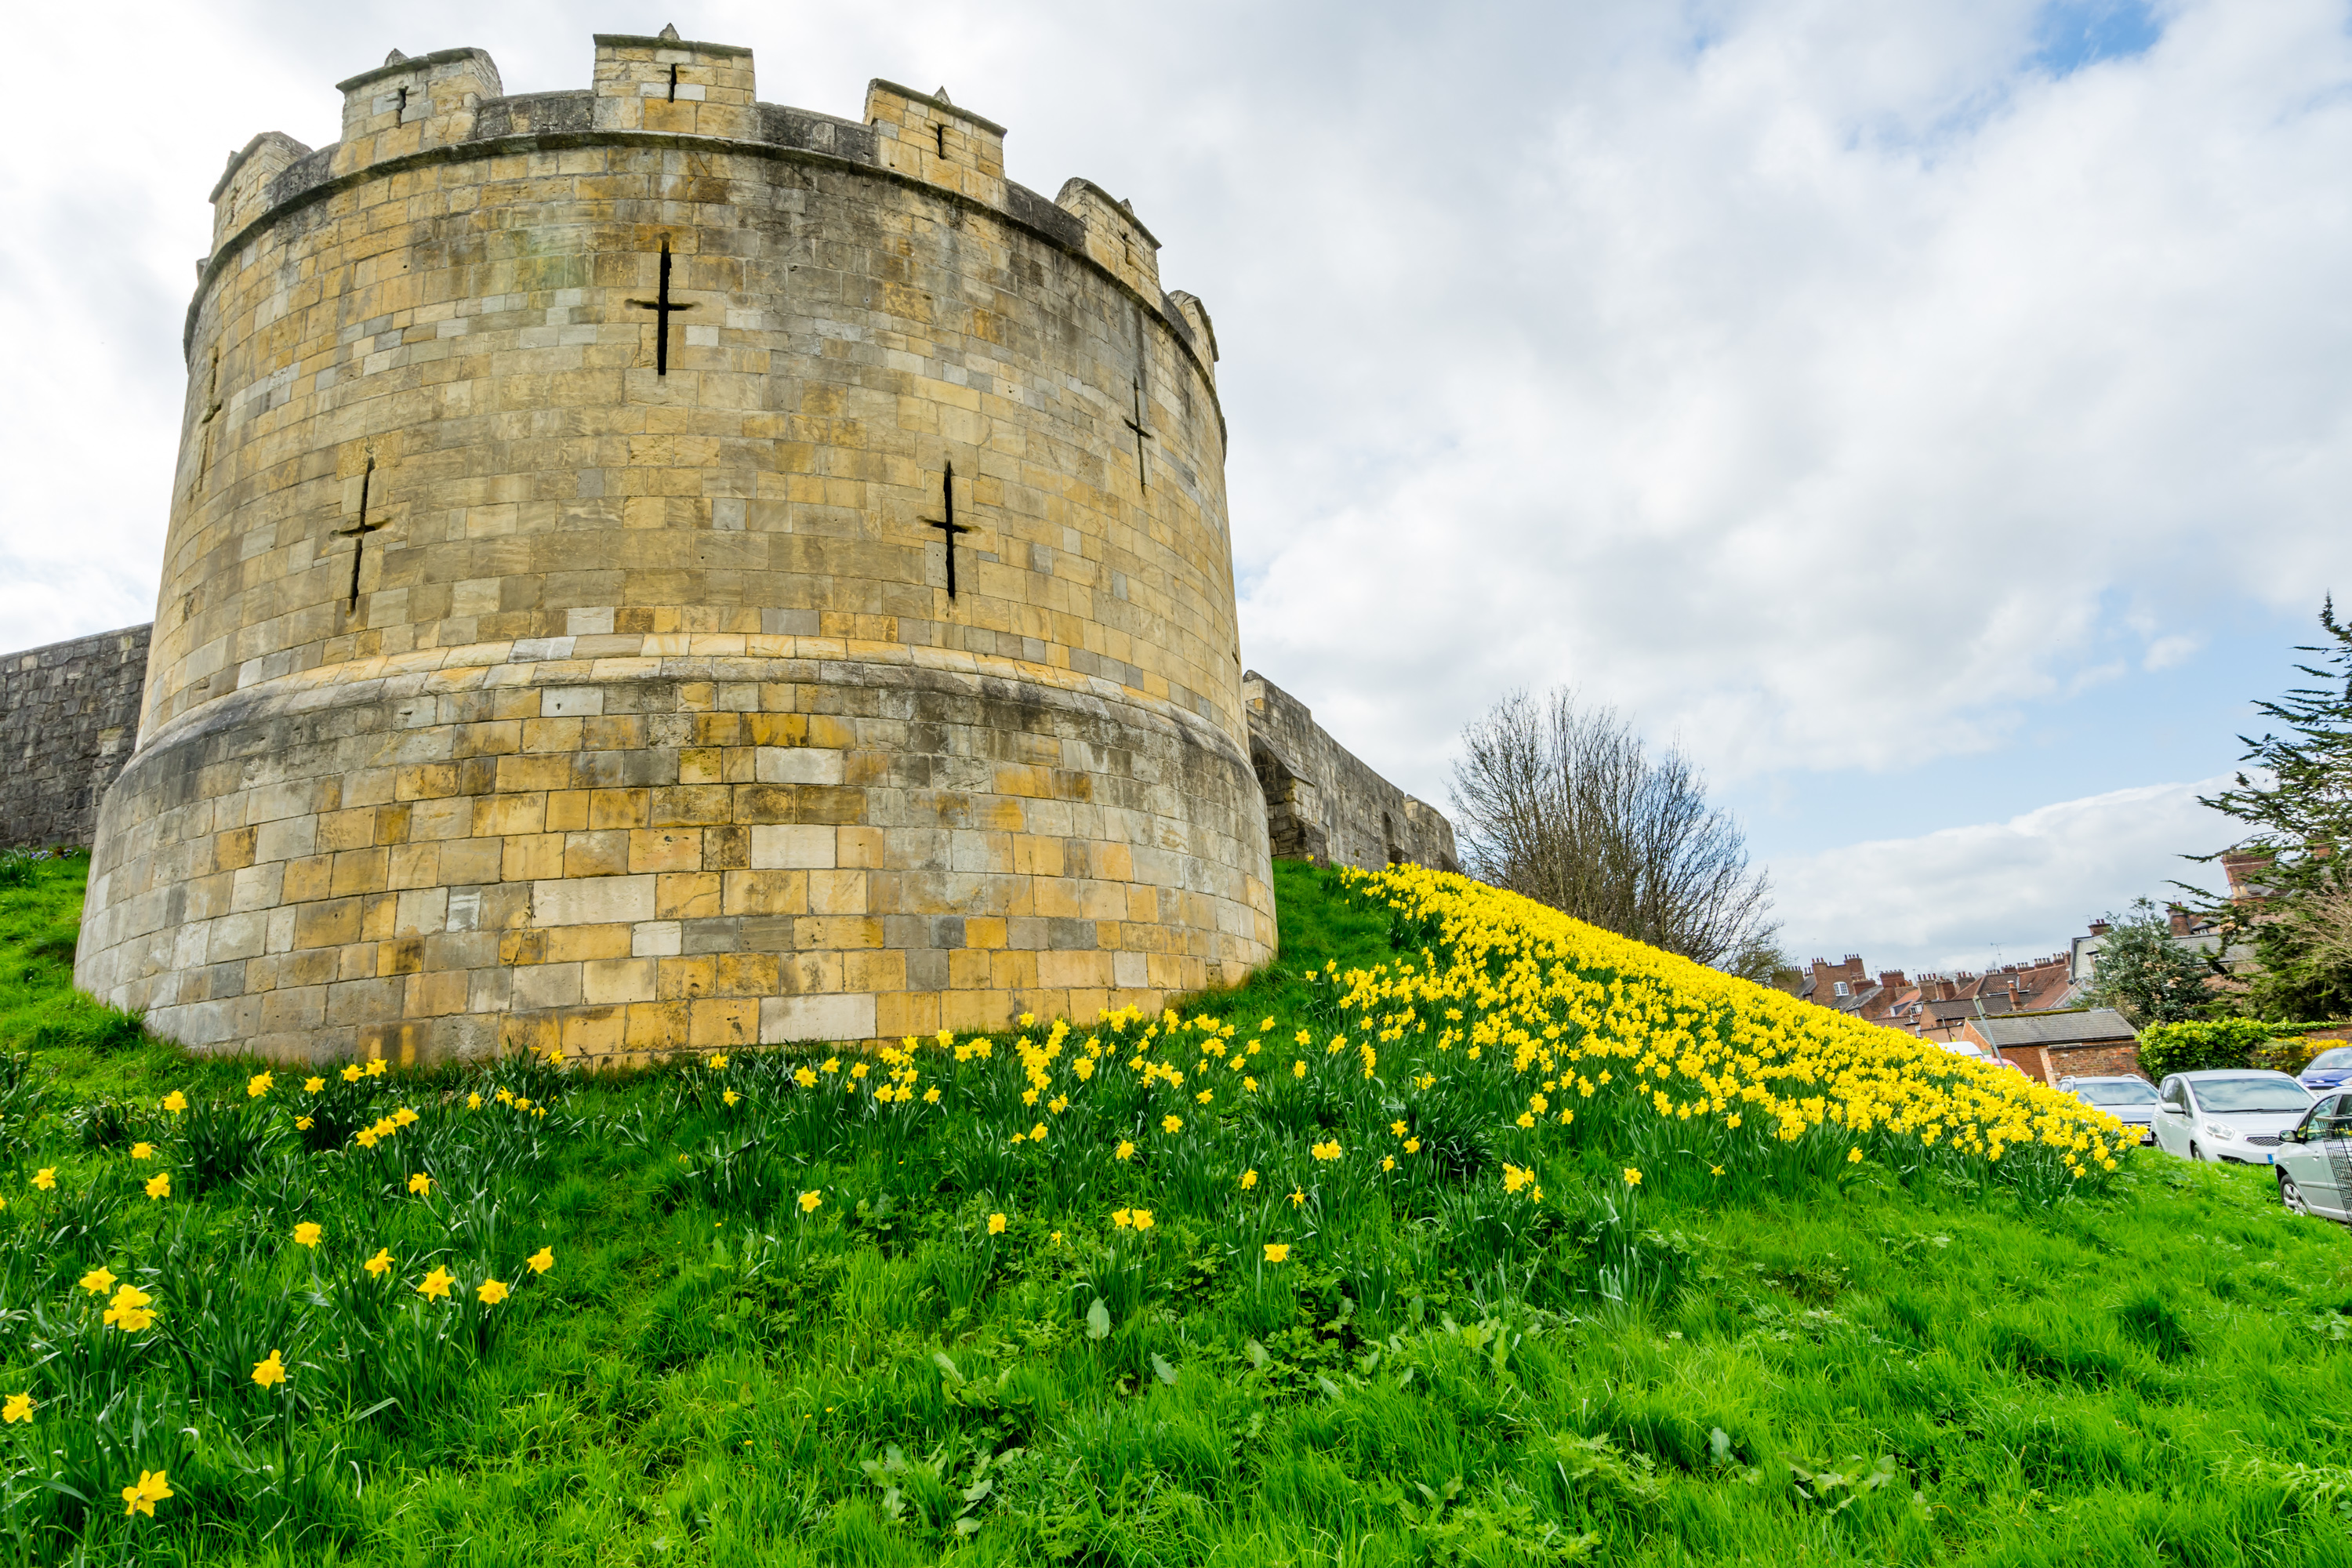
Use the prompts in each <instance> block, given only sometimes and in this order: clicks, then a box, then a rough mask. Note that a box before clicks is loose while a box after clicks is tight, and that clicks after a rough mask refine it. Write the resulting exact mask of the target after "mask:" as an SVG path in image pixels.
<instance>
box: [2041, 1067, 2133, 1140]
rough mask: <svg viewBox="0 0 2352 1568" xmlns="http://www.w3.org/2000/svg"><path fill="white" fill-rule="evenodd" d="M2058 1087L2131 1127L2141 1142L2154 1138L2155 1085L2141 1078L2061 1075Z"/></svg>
mask: <svg viewBox="0 0 2352 1568" xmlns="http://www.w3.org/2000/svg"><path fill="white" fill-rule="evenodd" d="M2058 1087H2059V1089H2062V1090H2063V1091H2064V1092H2065V1093H2068V1094H2071V1095H2073V1096H2074V1098H2075V1099H2077V1100H2081V1101H2082V1102H2083V1103H2084V1104H2085V1105H2089V1106H2095V1107H2096V1108H2097V1109H2099V1110H2104V1111H2105V1112H2106V1113H2107V1114H2108V1115H2109V1116H2112V1117H2114V1118H2115V1119H2116V1121H2120V1122H2122V1123H2123V1124H2124V1125H2125V1126H2126V1127H2129V1128H2131V1129H2133V1130H2134V1131H2137V1132H2138V1134H2139V1141H2140V1142H2143V1143H2153V1142H2156V1086H2155V1085H2154V1084H2152V1083H2150V1082H2148V1081H2147V1079H2144V1078H2062V1079H2059V1080H2058Z"/></svg>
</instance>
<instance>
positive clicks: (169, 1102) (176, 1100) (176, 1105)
mask: <svg viewBox="0 0 2352 1568" xmlns="http://www.w3.org/2000/svg"><path fill="white" fill-rule="evenodd" d="M163 1109H164V1110H168V1111H170V1112H171V1113H172V1114H173V1115H174V1116H177V1115H179V1114H180V1112H182V1111H183V1110H187V1109H188V1097H187V1096H186V1095H184V1094H182V1093H181V1092H180V1091H179V1090H178V1089H173V1091H172V1092H171V1093H169V1094H167V1095H165V1096H164V1097H163Z"/></svg>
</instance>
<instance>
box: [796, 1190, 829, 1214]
mask: <svg viewBox="0 0 2352 1568" xmlns="http://www.w3.org/2000/svg"><path fill="white" fill-rule="evenodd" d="M822 1203H824V1196H823V1195H822V1194H818V1193H816V1192H814V1191H810V1192H805V1193H803V1194H801V1213H803V1214H814V1213H816V1211H817V1205H819V1204H822Z"/></svg>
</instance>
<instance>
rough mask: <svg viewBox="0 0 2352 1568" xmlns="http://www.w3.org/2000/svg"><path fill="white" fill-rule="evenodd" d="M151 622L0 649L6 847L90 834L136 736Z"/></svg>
mask: <svg viewBox="0 0 2352 1568" xmlns="http://www.w3.org/2000/svg"><path fill="white" fill-rule="evenodd" d="M149 629H150V628H148V627H146V626H128V627H125V628H124V629H122V630H121V631H113V632H100V634H98V635H97V636H96V637H76V638H74V639H73V640H71V641H70V642H60V643H51V644H49V645H48V647H35V648H26V650H24V651H23V652H22V653H12V654H6V655H0V769H5V775H6V776H5V783H0V848H5V847H17V846H23V845H31V846H35V847H50V846H55V845H68V844H70V845H76V846H79V845H86V844H88V843H89V841H90V837H91V834H92V833H93V831H94V830H95V829H96V827H97V824H98V805H99V802H100V800H101V799H102V798H104V796H105V795H106V790H107V786H108V785H109V784H112V783H113V782H114V776H115V774H117V773H120V772H121V771H122V764H123V763H127V762H129V761H130V760H131V747H132V745H133V743H134V742H136V740H137V738H138V734H139V697H140V686H141V683H142V680H143V679H145V676H146V673H147V636H148V632H149Z"/></svg>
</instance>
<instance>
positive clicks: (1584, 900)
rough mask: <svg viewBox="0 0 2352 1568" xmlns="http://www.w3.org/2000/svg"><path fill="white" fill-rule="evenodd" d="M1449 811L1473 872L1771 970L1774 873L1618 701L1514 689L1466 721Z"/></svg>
mask: <svg viewBox="0 0 2352 1568" xmlns="http://www.w3.org/2000/svg"><path fill="white" fill-rule="evenodd" d="M1462 742H1463V752H1462V756H1461V759H1460V760H1459V761H1457V762H1456V763H1454V824H1455V826H1456V828H1457V830H1458V832H1459V834H1460V837H1461V841H1462V847H1463V858H1464V861H1465V864H1466V865H1467V866H1468V867H1469V868H1470V870H1471V871H1472V873H1473V874H1474V875H1475V876H1477V877H1479V878H1481V879H1484V880H1486V881H1488V882H1492V883H1494V884H1495V885H1496V887H1501V888H1508V889H1511V890H1512V891H1514V892H1518V893H1524V894H1526V895H1527V896H1528V897H1529V898H1531V899H1535V900H1538V901H1539V902H1542V903H1547V904H1549V905H1550V906H1551V907H1552V908H1554V909H1556V910H1561V911H1562V912H1564V913H1567V914H1570V915H1573V916H1575V917H1576V918H1577V919H1578V920H1580V921H1591V923H1592V924H1594V925H1597V926H1604V927H1606V928H1608V929H1609V930H1611V931H1616V932H1618V933H1619V934H1621V935H1623V936H1629V937H1632V938H1633V939H1635V940H1636V941H1639V942H1649V943H1651V944H1652V945H1653V946H1656V947H1662V948H1664V949H1665V950H1666V951H1667V952H1678V953H1681V954H1682V955H1683V956H1685V957H1686V958H1693V959H1696V960H1697V961H1698V962H1699V963H1709V964H1714V965H1716V966H1717V967H1718V968H1722V969H1725V970H1727V971H1728V972H1729V973H1735V974H1741V975H1745V976H1747V977H1748V978H1749V979H1757V980H1766V981H1769V979H1770V977H1771V973H1772V971H1773V969H1774V968H1775V967H1777V966H1779V965H1780V964H1782V963H1786V960H1785V959H1783V958H1782V957H1781V956H1780V951H1779V948H1778V945H1777V943H1776V942H1775V940H1774V939H1775V938H1776V937H1777V936H1778V934H1779V931H1780V927H1779V925H1778V924H1776V923H1775V922H1773V921H1770V920H1769V918H1768V916H1769V913H1770V910H1771V898H1770V890H1771V889H1770V885H1769V881H1768V880H1767V879H1766V878H1765V876H1764V874H1763V873H1762V872H1760V871H1757V872H1751V871H1749V869H1748V846H1747V841H1746V840H1745V839H1744V838H1743V837H1741V836H1740V832H1739V828H1738V825H1737V824H1736V823H1734V822H1733V821H1732V819H1731V817H1730V816H1728V815H1727V813H1725V812H1722V811H1720V810H1717V809H1715V808H1713V807H1710V806H1709V805H1707V804H1706V784H1705V782H1704V781H1703V780H1702V779H1701V778H1700V777H1699V774H1698V771H1697V770H1696V768H1694V767H1693V766H1692V765H1691V763H1690V760H1689V759H1688V758H1686V757H1685V756H1684V755H1683V754H1682V752H1679V751H1669V752H1666V753H1665V754H1664V756H1662V757H1659V758H1656V759H1655V760H1653V759H1652V758H1651V757H1650V756H1649V755H1648V754H1647V753H1646V752H1644V751H1643V746H1642V742H1641V740H1640V739H1639V738H1638V737H1637V736H1635V735H1634V733H1633V731H1632V729H1631V728H1629V727H1628V726H1627V724H1626V723H1625V721H1624V720H1623V719H1622V718H1620V717H1619V716H1618V714H1617V712H1616V711H1615V710H1613V709H1610V708H1580V707H1579V706H1578V705H1577V702H1576V699H1575V694H1574V693H1573V692H1571V691H1570V690H1569V689H1566V688H1564V687H1562V688H1557V689H1554V690H1552V691H1551V692H1550V693H1549V694H1548V695H1547V696H1545V697H1543V698H1541V699H1537V698H1532V697H1529V696H1528V694H1527V693H1525V692H1515V693H1513V694H1512V695H1511V696H1509V697H1507V698H1506V699H1504V700H1502V701H1501V702H1499V703H1497V704H1496V706H1495V708H1494V709H1493V710H1491V711H1490V712H1488V713H1487V714H1486V717H1485V718H1483V719H1480V720H1478V721H1475V723H1473V724H1471V725H1470V727H1469V728H1468V729H1466V730H1465V731H1463V736H1462Z"/></svg>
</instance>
